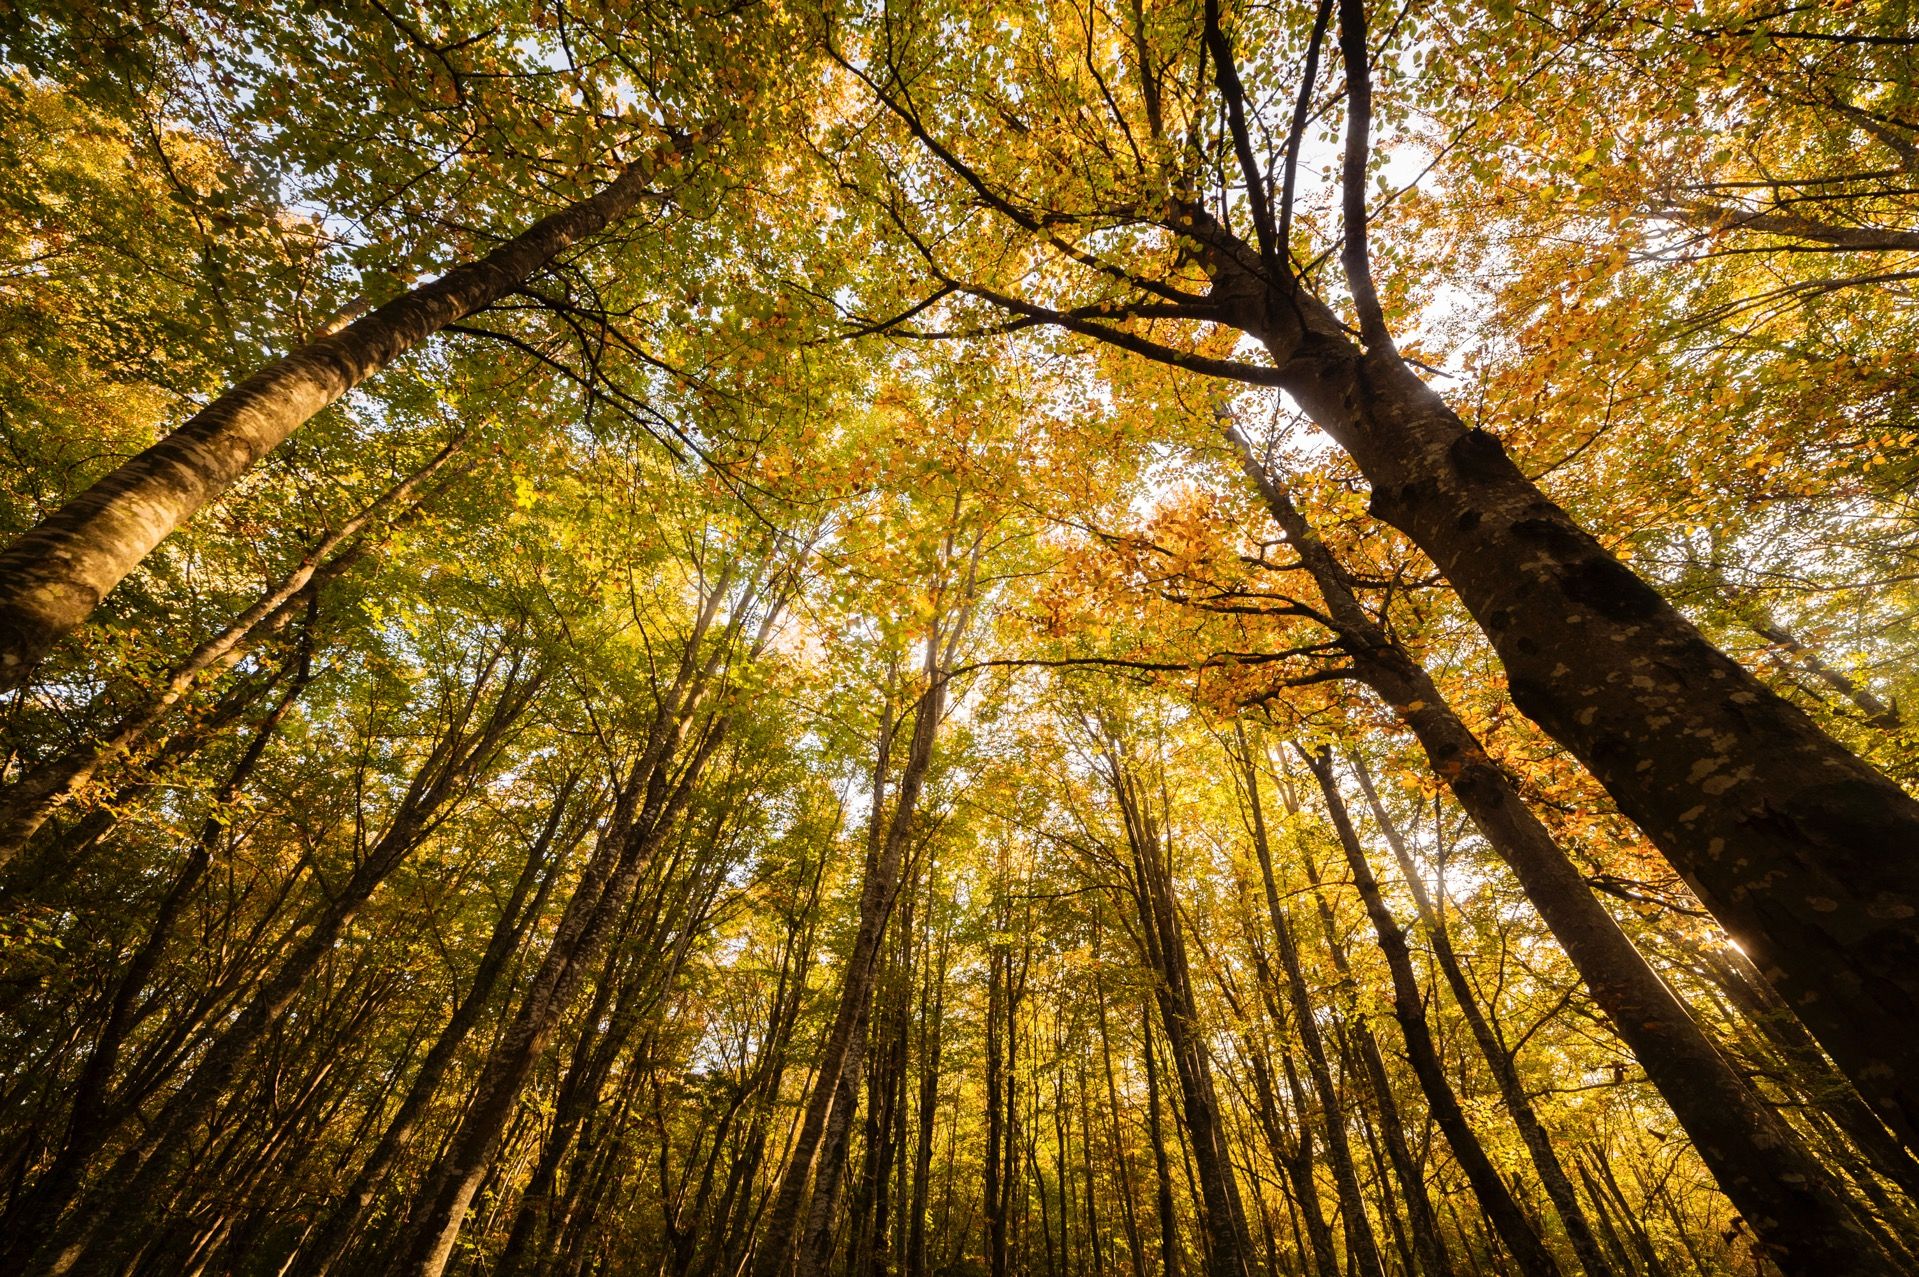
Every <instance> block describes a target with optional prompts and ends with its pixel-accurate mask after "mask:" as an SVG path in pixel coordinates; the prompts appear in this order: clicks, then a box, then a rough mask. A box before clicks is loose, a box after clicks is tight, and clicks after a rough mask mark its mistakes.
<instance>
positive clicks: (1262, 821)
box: [1244, 755, 1386, 1277]
mask: <svg viewBox="0 0 1919 1277" xmlns="http://www.w3.org/2000/svg"><path fill="white" fill-rule="evenodd" d="M1245 764H1246V765H1245V773H1244V774H1245V779H1246V784H1247V804H1248V808H1249V811H1250V814H1251V816H1252V827H1253V854H1254V855H1255V856H1256V857H1258V859H1259V873H1260V880H1261V882H1262V883H1263V884H1264V886H1265V888H1266V911H1267V916H1268V918H1269V919H1270V920H1271V922H1272V926H1273V939H1274V941H1275V947H1276V948H1277V949H1278V950H1279V962H1280V968H1281V969H1282V970H1283V971H1284V972H1285V973H1286V995H1287V999H1288V1001H1289V1002H1290V1003H1291V1009H1292V1013H1293V1017H1292V1019H1293V1030H1294V1032H1295V1034H1297V1036H1298V1038H1299V1045H1300V1049H1301V1050H1302V1051H1303V1052H1304V1053H1305V1056H1306V1071H1307V1074H1308V1076H1310V1077H1311V1078H1312V1080H1313V1089H1314V1090H1315V1091H1317V1092H1318V1094H1319V1109H1320V1114H1321V1116H1322V1118H1323V1120H1324V1123H1325V1126H1326V1151H1327V1159H1328V1160H1329V1161H1330V1162H1331V1163H1332V1170H1333V1183H1334V1185H1335V1186H1336V1187H1337V1188H1338V1190H1339V1206H1340V1212H1341V1213H1342V1214H1343V1215H1344V1216H1345V1220H1346V1249H1347V1251H1348V1252H1349V1254H1350V1255H1351V1256H1352V1259H1353V1263H1354V1264H1355V1266H1356V1267H1357V1268H1358V1270H1359V1272H1360V1274H1361V1277H1385V1273H1386V1269H1385V1264H1384V1262H1383V1260H1382V1259H1381V1257H1380V1253H1379V1243H1378V1241H1377V1240H1376V1239H1375V1237H1374V1234H1373V1226H1372V1221H1371V1219H1370V1218H1369V1217H1368V1216H1367V1214H1366V1206H1365V1200H1364V1198H1363V1197H1362V1196H1361V1195H1360V1191H1359V1171H1358V1168H1357V1166H1356V1165H1355V1164H1354V1162H1353V1152H1352V1142H1351V1141H1350V1140H1349V1139H1348V1138H1347V1134H1346V1116H1345V1113H1344V1111H1343V1107H1342V1105H1341V1104H1340V1099H1339V1093H1338V1092H1337V1091H1336V1090H1335V1089H1334V1088H1333V1074H1332V1069H1331V1067H1330V1066H1329V1065H1328V1064H1327V1061H1326V1044H1325V1039H1324V1038H1322V1037H1321V1036H1320V1032H1319V1021H1318V1020H1317V1019H1316V1018H1315V1016H1314V1012H1315V1011H1316V1009H1317V1008H1315V1007H1314V1005H1313V1001H1312V997H1311V994H1310V991H1309V990H1308V989H1307V987H1306V971H1305V968H1304V966H1303V965H1302V964H1301V962H1300V960H1299V943H1298V941H1297V940H1296V939H1295V938H1294V936H1293V928H1292V920H1291V919H1289V918H1288V917H1287V916H1286V912H1285V910H1284V909H1283V908H1282V907H1281V905H1280V900H1279V883H1278V880H1277V879H1276V878H1275V877H1274V875H1273V849H1272V842H1271V840H1270V838H1269V837H1268V835H1267V832H1266V813H1265V809H1264V807H1263V805H1262V803H1261V801H1260V797H1259V779H1258V777H1257V775H1256V774H1255V770H1254V768H1253V765H1252V759H1251V756H1250V755H1248V756H1247V758H1246V760H1245Z"/></svg>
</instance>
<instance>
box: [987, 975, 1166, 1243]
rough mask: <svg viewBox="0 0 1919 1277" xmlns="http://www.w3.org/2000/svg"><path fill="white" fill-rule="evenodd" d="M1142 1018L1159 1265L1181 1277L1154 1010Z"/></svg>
mask: <svg viewBox="0 0 1919 1277" xmlns="http://www.w3.org/2000/svg"><path fill="white" fill-rule="evenodd" d="M1140 1017H1141V1021H1140V1029H1139V1035H1140V1049H1141V1051H1142V1052H1143V1057H1144V1058H1143V1059H1142V1061H1141V1062H1142V1063H1143V1064H1144V1066H1145V1069H1146V1137H1147V1141H1148V1142H1149V1143H1151V1144H1152V1146H1153V1170H1154V1172H1155V1175H1156V1177H1157V1182H1158V1186H1159V1187H1158V1196H1157V1198H1156V1199H1155V1201H1154V1214H1155V1215H1156V1216H1157V1217H1158V1219H1159V1266H1160V1272H1161V1273H1163V1274H1165V1277H1179V1272H1180V1262H1179V1221H1178V1220H1177V1219H1176V1218H1174V1215H1173V1172H1172V1167H1171V1165H1170V1164H1169V1162H1168V1160H1167V1157H1166V1128H1165V1123H1164V1121H1163V1120H1162V1118H1161V1117H1160V1102H1159V1064H1158V1062H1157V1061H1156V1060H1154V1058H1153V1019H1152V1010H1151V1008H1149V1007H1145V1006H1142V1007H1141V1008H1140ZM995 1277H999V1275H998V1274H996V1275H995Z"/></svg>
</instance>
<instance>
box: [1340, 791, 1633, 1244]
mask: <svg viewBox="0 0 1919 1277" xmlns="http://www.w3.org/2000/svg"><path fill="white" fill-rule="evenodd" d="M1351 761H1352V765H1353V771H1354V774H1355V775H1356V776H1357V777H1358V778H1359V789H1360V792H1361V793H1362V794H1364V795H1365V796H1366V803H1367V805H1368V806H1369V807H1370V808H1371V809H1372V813H1373V821H1374V823H1375V824H1377V825H1378V826H1379V832H1380V834H1381V835H1382V836H1383V837H1384V838H1385V839H1386V845H1387V846H1388V847H1390V848H1391V849H1392V853H1393V858H1394V859H1395V860H1396V861H1397V862H1398V863H1399V870H1400V873H1401V874H1402V875H1403V876H1404V878H1405V880H1406V886H1407V889H1408V890H1409V891H1410V892H1411V893H1412V897H1413V906H1414V908H1415V909H1416V910H1417V911H1418V914H1419V921H1420V925H1421V926H1422V927H1423V928H1424V929H1425V931H1426V937H1427V940H1428V942H1429V943H1430V944H1431V945H1432V950H1433V957H1434V959H1435V960H1436V961H1437V962H1438V964H1439V970H1440V972H1441V974H1443V975H1444V976H1445V977H1446V984H1447V987H1448V988H1450V989H1451V990H1452V993H1453V1001H1454V1002H1455V1003H1457V1004H1458V1006H1459V1011H1460V1014H1461V1015H1463V1016H1465V1018H1466V1026H1467V1028H1468V1029H1470V1030H1471V1032H1472V1035H1473V1041H1474V1043H1475V1044H1477V1045H1478V1047H1479V1053H1480V1055H1481V1056H1482V1057H1484V1058H1485V1061H1486V1065H1487V1067H1488V1068H1490V1069H1491V1070H1492V1073H1493V1078H1494V1080H1495V1081H1496V1082H1498V1084H1499V1097H1500V1099H1501V1100H1503V1101H1504V1102H1505V1105H1506V1112H1507V1113H1509V1114H1510V1115H1511V1116H1512V1119H1513V1125H1514V1126H1516V1127H1517V1128H1518V1129H1519V1137H1520V1139H1521V1140H1523V1141H1524V1142H1525V1145H1526V1151H1527V1152H1528V1153H1529V1154H1531V1156H1532V1162H1533V1167H1534V1169H1536V1170H1537V1171H1538V1172H1539V1182H1540V1183H1541V1184H1542V1185H1543V1186H1544V1187H1545V1189H1546V1196H1547V1197H1548V1198H1550V1199H1551V1200H1552V1204H1553V1209H1554V1210H1555V1211H1557V1212H1558V1214H1559V1222H1560V1224H1561V1226H1563V1227H1564V1228H1565V1230H1566V1239H1567V1240H1568V1241H1570V1242H1571V1243H1572V1248H1573V1253H1574V1254H1576V1255H1578V1256H1579V1263H1580V1266H1581V1267H1583V1268H1584V1269H1585V1270H1586V1271H1587V1273H1589V1274H1590V1275H1591V1277H1613V1269H1612V1265H1611V1264H1609V1263H1608V1262H1607V1261H1606V1254H1605V1252H1604V1251H1602V1250H1601V1249H1600V1248H1599V1239H1598V1238H1596V1237H1594V1236H1593V1231H1592V1225H1591V1224H1590V1223H1588V1222H1587V1220H1586V1213H1585V1211H1584V1210H1583V1209H1582V1208H1581V1206H1580V1204H1579V1195H1578V1194H1577V1193H1576V1192H1575V1191H1574V1190H1573V1183H1572V1177H1571V1176H1569V1175H1567V1174H1566V1168H1565V1166H1564V1165H1562V1164H1561V1163H1560V1160H1559V1154H1558V1152H1557V1151H1555V1150H1554V1148H1553V1145H1552V1139H1551V1137H1550V1136H1548V1135H1547V1134H1546V1127H1545V1124H1544V1123H1542V1122H1541V1121H1540V1120H1539V1113H1538V1111H1537V1110H1536V1109H1534V1108H1533V1102H1532V1097H1531V1096H1529V1095H1527V1094H1526V1087H1525V1084H1524V1083H1523V1082H1521V1081H1520V1079H1519V1070H1518V1069H1517V1067H1516V1066H1515V1065H1514V1063H1513V1057H1512V1055H1511V1053H1509V1052H1508V1051H1507V1050H1506V1046H1505V1043H1503V1042H1501V1041H1500V1040H1499V1035H1498V1033H1497V1032H1496V1031H1495V1030H1494V1028H1493V1026H1492V1024H1491V1023H1490V1022H1489V1021H1488V1020H1487V1018H1486V1015H1485V1013H1484V1012H1483V1011H1482V1010H1480V1006H1479V999H1478V995H1477V994H1476V993H1475V991H1474V990H1473V987H1472V984H1471V982H1470V981H1468V980H1467V979H1466V972H1465V970H1464V968H1462V967H1461V966H1460V964H1459V955H1458V954H1457V953H1456V952H1455V951H1454V949H1453V942H1452V937H1451V936H1450V935H1449V934H1448V933H1447V930H1446V920H1445V918H1444V917H1443V916H1442V915H1441V914H1440V912H1439V911H1440V910H1441V909H1443V908H1445V900H1444V898H1443V896H1442V898H1441V899H1440V900H1439V901H1438V903H1437V904H1435V902H1434V901H1433V900H1432V898H1431V897H1430V896H1428V895H1427V894H1426V884H1425V883H1424V882H1422V881H1421V880H1420V877H1419V867H1418V866H1417V865H1415V864H1414V863H1413V858H1412V855H1411V853H1410V852H1408V851H1407V849H1406V842H1405V840H1404V839H1403V838H1401V837H1400V836H1399V829H1398V827H1397V826H1396V825H1394V824H1393V821H1392V817H1390V816H1388V815H1387V814H1386V808H1385V805H1384V804H1383V803H1381V802H1380V801H1379V794H1378V792H1377V791H1375V790H1374V789H1373V778H1372V776H1371V775H1370V774H1369V773H1368V772H1367V770H1366V764H1365V763H1364V762H1363V761H1362V760H1361V759H1360V758H1359V757H1358V756H1357V755H1354V756H1353V758H1352V760H1351Z"/></svg>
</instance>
